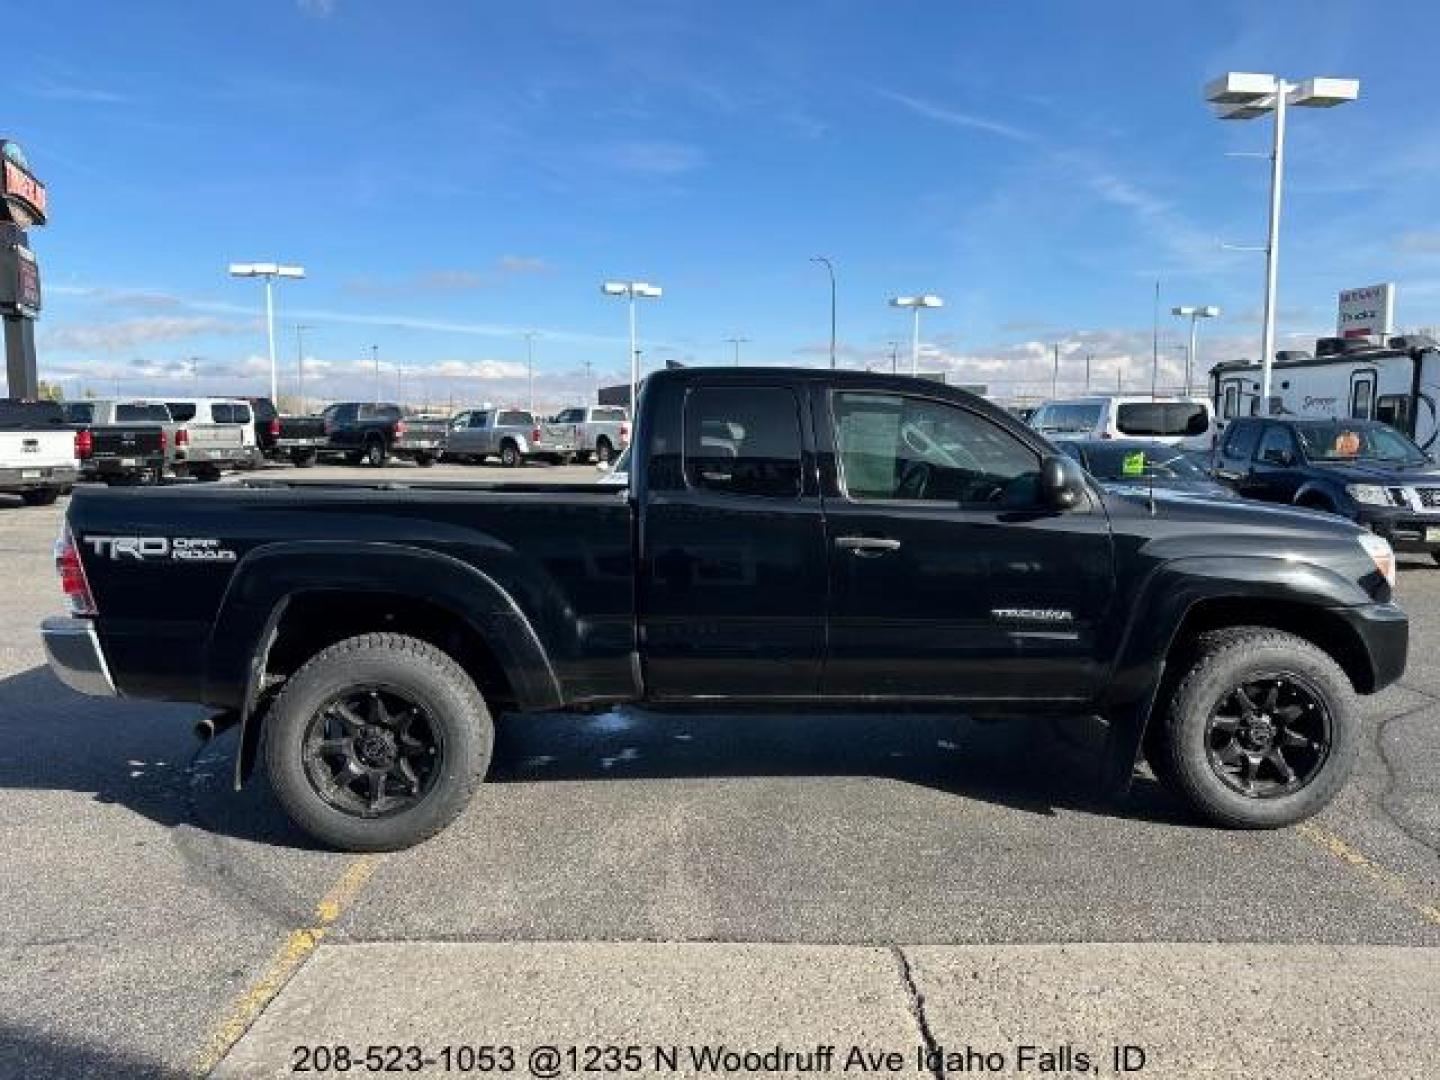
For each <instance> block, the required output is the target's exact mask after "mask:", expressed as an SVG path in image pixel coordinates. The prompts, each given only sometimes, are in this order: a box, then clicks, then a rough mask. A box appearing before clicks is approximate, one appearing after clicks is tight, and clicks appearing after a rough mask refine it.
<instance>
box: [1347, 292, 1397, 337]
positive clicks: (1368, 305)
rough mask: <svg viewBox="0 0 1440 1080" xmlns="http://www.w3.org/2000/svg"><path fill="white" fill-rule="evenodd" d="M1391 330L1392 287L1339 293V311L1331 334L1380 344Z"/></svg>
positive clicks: (1393, 294)
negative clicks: (1368, 339) (1376, 341)
mask: <svg viewBox="0 0 1440 1080" xmlns="http://www.w3.org/2000/svg"><path fill="white" fill-rule="evenodd" d="M1394 328H1395V286H1394V284H1393V283H1387V284H1385V285H1367V286H1365V287H1364V288H1363V289H1345V290H1343V291H1342V292H1341V293H1340V311H1339V314H1338V316H1337V318H1336V323H1335V332H1336V333H1337V334H1338V335H1339V336H1340V337H1342V338H1369V337H1373V338H1379V339H1380V340H1381V341H1384V340H1385V338H1387V337H1389V336H1390V334H1391V332H1392V331H1393V330H1394Z"/></svg>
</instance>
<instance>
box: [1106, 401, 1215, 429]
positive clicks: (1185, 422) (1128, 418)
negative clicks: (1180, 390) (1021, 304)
mask: <svg viewBox="0 0 1440 1080" xmlns="http://www.w3.org/2000/svg"><path fill="white" fill-rule="evenodd" d="M1115 426H1116V427H1117V428H1119V429H1120V432H1121V433H1122V434H1124V435H1134V436H1137V437H1151V438H1153V437H1155V436H1175V435H1204V434H1205V433H1206V432H1207V431H1209V430H1210V415H1209V413H1207V412H1206V411H1205V406H1204V405H1200V404H1198V403H1196V402H1193V401H1127V402H1124V403H1123V404H1121V405H1120V406H1119V407H1118V408H1117V409H1116V415H1115Z"/></svg>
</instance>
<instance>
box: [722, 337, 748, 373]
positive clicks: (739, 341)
mask: <svg viewBox="0 0 1440 1080" xmlns="http://www.w3.org/2000/svg"><path fill="white" fill-rule="evenodd" d="M725 340H726V341H727V342H729V343H730V344H731V345H733V346H735V366H736V367H739V366H740V346H741V345H744V344H746V343H748V342H749V340H750V339H749V338H746V337H727V338H726V339H725Z"/></svg>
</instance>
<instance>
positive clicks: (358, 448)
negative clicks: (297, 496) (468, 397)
mask: <svg viewBox="0 0 1440 1080" xmlns="http://www.w3.org/2000/svg"><path fill="white" fill-rule="evenodd" d="M322 417H323V420H324V430H325V439H326V441H325V448H324V449H323V450H322V451H321V453H323V454H326V455H335V454H339V455H343V456H344V458H345V460H346V461H348V462H349V463H350V464H352V465H359V464H360V463H361V462H362V461H363V462H364V463H365V464H367V465H374V466H377V467H378V466H381V465H384V464H385V462H386V461H387V460H389V459H390V458H392V457H393V458H399V459H401V460H402V461H413V462H415V464H416V465H422V466H429V465H434V464H435V462H437V461H439V460H440V455H441V454H442V453H444V451H445V440H446V426H445V424H444V423H438V422H433V421H423V420H407V419H406V418H405V414H404V412H403V411H402V410H401V408H400V406H399V405H392V404H390V403H388V402H369V401H341V402H337V403H336V404H334V405H331V406H330V407H329V408H328V409H326V410H325V412H324V413H323V414H322Z"/></svg>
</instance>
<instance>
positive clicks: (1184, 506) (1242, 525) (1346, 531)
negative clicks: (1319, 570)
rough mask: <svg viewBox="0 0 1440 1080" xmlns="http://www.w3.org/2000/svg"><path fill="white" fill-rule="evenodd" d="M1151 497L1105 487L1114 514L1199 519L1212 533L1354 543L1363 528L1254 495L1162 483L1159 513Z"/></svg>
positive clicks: (1156, 500)
mask: <svg viewBox="0 0 1440 1080" xmlns="http://www.w3.org/2000/svg"><path fill="white" fill-rule="evenodd" d="M1151 501H1152V500H1151V499H1150V496H1149V492H1148V491H1146V490H1144V489H1141V488H1135V487H1127V488H1119V487H1109V488H1106V489H1105V505H1106V508H1107V509H1109V510H1110V511H1111V513H1112V514H1122V515H1124V516H1127V517H1128V516H1132V515H1134V514H1136V513H1139V514H1143V515H1145V516H1147V517H1153V518H1155V519H1157V520H1160V521H1164V522H1169V523H1175V524H1185V523H1193V524H1194V525H1195V526H1196V527H1197V528H1203V529H1204V530H1205V531H1207V532H1211V531H1213V530H1215V529H1216V528H1217V527H1218V528H1220V529H1224V528H1227V527H1230V528H1234V529H1235V530H1237V531H1251V530H1257V529H1259V530H1271V531H1279V532H1292V533H1298V534H1302V535H1304V536H1306V537H1311V538H1317V539H1318V538H1321V537H1333V538H1335V539H1337V540H1343V541H1347V542H1353V537H1354V536H1355V534H1356V533H1358V532H1360V531H1361V529H1360V527H1359V526H1358V525H1356V524H1354V523H1353V522H1351V521H1348V520H1346V519H1345V518H1342V517H1338V516H1336V515H1335V514H1328V513H1325V512H1324V511H1321V510H1305V509H1302V508H1300V507H1291V506H1280V505H1277V504H1275V503H1262V502H1255V501H1253V500H1250V499H1224V498H1218V499H1217V498H1215V497H1214V496H1212V495H1201V494H1192V493H1189V492H1182V491H1176V490H1173V489H1172V490H1166V489H1164V488H1160V487H1156V488H1155V493H1154V499H1153V504H1154V507H1155V512H1154V514H1153V515H1151V513H1150V505H1151Z"/></svg>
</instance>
